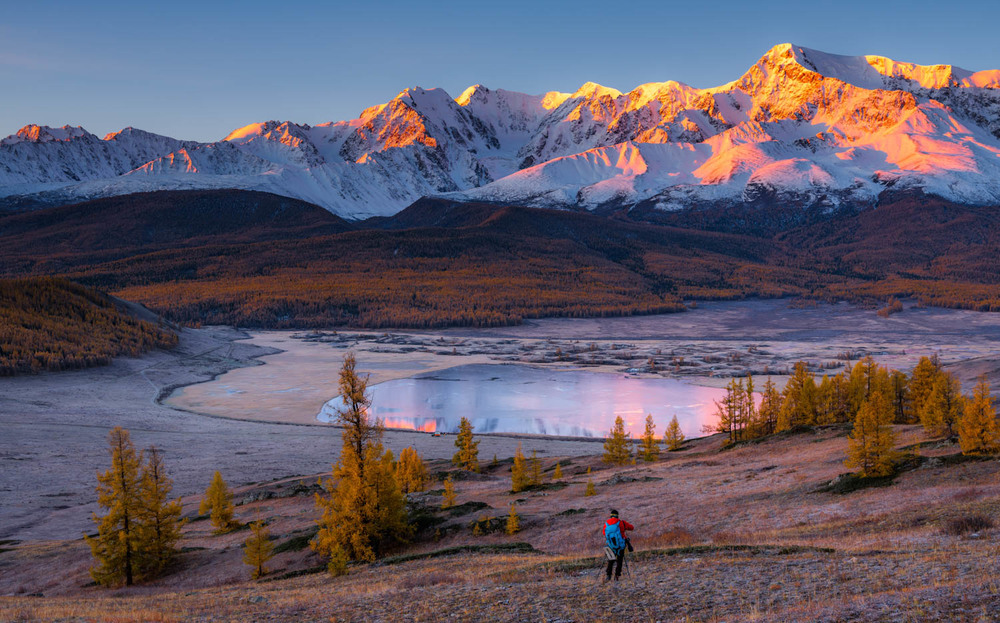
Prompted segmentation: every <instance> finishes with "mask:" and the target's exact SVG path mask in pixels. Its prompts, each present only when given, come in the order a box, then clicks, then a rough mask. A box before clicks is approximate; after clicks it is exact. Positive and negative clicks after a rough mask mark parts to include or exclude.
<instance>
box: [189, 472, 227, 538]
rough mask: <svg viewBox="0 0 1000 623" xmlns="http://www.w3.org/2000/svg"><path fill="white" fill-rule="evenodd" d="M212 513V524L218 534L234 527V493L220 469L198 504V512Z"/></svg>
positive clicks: (201, 513) (200, 513)
mask: <svg viewBox="0 0 1000 623" xmlns="http://www.w3.org/2000/svg"><path fill="white" fill-rule="evenodd" d="M205 513H210V514H211V515H210V516H211V519H212V525H213V526H214V527H215V533H216V534H222V533H223V532H229V531H230V530H232V529H233V527H234V522H233V494H232V493H231V492H230V491H229V486H228V485H226V481H225V480H223V479H222V474H221V473H219V472H218V471H216V472H215V475H213V476H212V482H211V484H209V485H208V489H206V490H205V497H203V498H202V499H201V504H200V505H199V506H198V514H199V515H204V514H205Z"/></svg>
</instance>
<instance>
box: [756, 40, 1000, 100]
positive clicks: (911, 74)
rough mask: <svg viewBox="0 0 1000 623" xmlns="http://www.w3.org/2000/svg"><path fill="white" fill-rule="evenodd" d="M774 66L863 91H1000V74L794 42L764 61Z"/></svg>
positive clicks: (772, 49) (774, 52) (783, 44)
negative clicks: (791, 67)
mask: <svg viewBox="0 0 1000 623" xmlns="http://www.w3.org/2000/svg"><path fill="white" fill-rule="evenodd" d="M761 62H762V63H764V64H766V65H770V66H772V67H781V66H787V65H789V64H792V63H794V64H796V65H798V66H800V67H803V68H805V69H807V70H809V71H812V72H815V73H817V74H819V75H820V76H823V77H824V78H833V79H836V80H839V81H841V82H845V83H847V84H850V85H853V86H856V87H860V88H862V89H886V88H890V89H905V90H910V89H916V88H922V89H945V88H949V87H965V88H970V87H973V88H998V86H1000V71H998V70H988V71H981V72H972V71H969V70H967V69H962V68H961V67H956V66H954V65H919V64H917V63H909V62H901V61H896V60H893V59H891V58H887V57H885V56H878V55H866V56H849V55H843V54H831V53H829V52H822V51H820V50H814V49H811V48H807V47H804V46H800V45H795V44H792V43H782V44H780V45H776V46H774V47H773V48H771V49H770V50H768V52H767V53H766V54H765V55H764V56H763V57H762V58H761Z"/></svg>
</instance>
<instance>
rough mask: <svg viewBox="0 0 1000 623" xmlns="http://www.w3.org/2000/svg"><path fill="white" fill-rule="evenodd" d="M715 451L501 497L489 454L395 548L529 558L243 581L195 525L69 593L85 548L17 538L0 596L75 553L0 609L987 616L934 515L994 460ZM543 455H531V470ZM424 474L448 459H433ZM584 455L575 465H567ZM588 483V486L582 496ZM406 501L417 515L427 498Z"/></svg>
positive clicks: (278, 512) (42, 617) (461, 557)
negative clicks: (508, 524)
mask: <svg viewBox="0 0 1000 623" xmlns="http://www.w3.org/2000/svg"><path fill="white" fill-rule="evenodd" d="M898 432H899V434H900V438H901V439H903V440H905V441H906V442H910V441H912V440H913V439H919V437H920V433H919V431H918V429H916V427H901V428H900V429H899V431H898ZM720 445H721V444H720V441H719V440H718V439H714V438H708V439H702V440H696V441H694V442H692V443H691V444H690V446H689V447H688V449H686V450H684V451H682V452H675V453H666V454H664V455H663V456H662V458H661V460H660V461H658V462H656V463H653V464H641V465H637V466H626V467H623V468H609V467H607V466H604V465H602V464H601V463H600V461H599V457H570V458H568V459H567V458H566V457H563V458H562V461H563V466H564V475H565V478H564V481H565V482H566V483H567V486H566V487H564V488H561V489H560V488H547V489H542V490H537V491H528V492H520V493H517V494H511V493H510V492H509V484H510V483H509V474H508V473H507V472H506V470H505V469H504V468H503V467H501V468H498V469H493V470H491V469H487V470H486V473H485V474H483V475H478V476H475V477H470V478H468V479H464V480H462V479H457V480H456V481H455V486H456V490H457V493H458V504H463V503H465V502H473V501H475V502H483V503H486V504H488V505H489V506H490V508H489V509H483V510H479V511H474V512H470V513H468V514H465V515H461V516H450V515H448V514H446V513H442V514H441V516H442V517H443V518H444V519H445V523H443V524H441V526H440V527H444V528H447V529H445V530H444V531H443V535H440V538H438V539H434V538H433V536H432V535H430V534H427V535H425V537H424V540H423V541H421V542H418V543H415V544H413V545H411V546H410V547H409V548H407V550H406V553H418V552H423V553H429V552H433V551H434V550H438V549H442V548H447V547H451V546H456V545H498V544H509V543H512V542H514V541H527V542H529V543H531V544H532V545H533V546H534V548H535V549H536V550H539V551H538V552H535V553H530V552H529V553H474V552H465V553H460V554H454V555H448V556H440V557H429V558H422V559H415V560H411V561H409V562H403V563H400V564H391V565H381V564H376V565H359V566H352V567H351V569H350V573H349V574H348V575H347V576H345V577H341V578H331V577H329V576H327V575H326V574H325V573H314V574H308V575H303V576H299V577H293V578H289V579H279V580H276V581H268V582H256V583H254V582H248V581H246V579H245V578H246V577H247V576H246V572H245V569H243V568H242V566H241V565H240V563H239V548H238V542H239V541H240V539H241V538H243V536H245V535H244V534H242V533H236V534H231V535H223V536H213V535H211V533H210V527H209V526H207V522H204V521H198V522H193V523H192V524H190V525H189V526H188V527H187V534H186V537H185V542H184V545H185V546H188V547H200V548H205V549H200V550H196V551H192V552H189V553H186V554H185V555H184V559H185V564H184V565H183V566H182V568H181V569H179V570H178V571H177V573H175V574H174V575H173V576H169V577H167V578H164V579H163V580H161V581H158V582H156V583H153V584H151V585H148V586H145V587H138V588H135V589H130V590H115V591H106V590H100V589H95V588H80V586H81V585H82V584H84V583H85V580H86V579H85V565H82V563H83V562H84V561H85V560H86V559H85V557H84V558H80V557H79V556H80V553H79V551H78V550H79V547H80V545H79V544H78V543H73V544H67V543H50V544H21V545H19V546H18V548H17V549H16V550H15V551H14V552H7V553H4V554H0V591H4V592H16V590H20V591H21V592H22V593H30V592H36V587H37V586H40V585H41V584H38V585H36V584H33V583H32V582H44V581H45V578H46V577H47V576H48V575H50V574H51V573H53V572H54V566H53V565H54V563H55V562H57V561H59V560H63V559H73V560H76V561H77V562H76V563H75V566H72V565H71V566H70V567H71V568H72V569H73V570H72V572H71V574H70V575H72V577H71V578H69V580H68V581H67V582H64V583H63V584H61V585H56V586H50V587H49V588H48V589H46V595H53V596H51V597H49V596H46V597H45V598H38V597H27V596H20V597H5V598H0V621H8V620H11V621H16V620H32V621H34V620H39V621H59V620H88V621H89V620H93V621H175V620H176V621H189V620H193V621H230V620H277V621H283V620H310V621H312V620H319V621H328V620H329V621H440V620H442V619H448V620H455V621H484V620H490V621H525V620H532V621H534V620H564V621H591V620H616V621H685V620H696V621H803V620H822V621H827V620H828V621H846V620H851V621H854V620H858V621H935V620H937V621H980V620H991V619H990V618H989V616H992V614H990V613H995V612H998V611H1000V586H998V579H997V578H1000V562H998V561H1000V558H998V555H1000V548H998V547H997V546H996V545H995V540H996V537H997V536H998V534H1000V530H998V529H997V528H996V527H993V528H985V529H984V530H983V531H982V532H981V533H978V534H977V536H976V537H973V536H972V535H973V534H974V533H971V532H963V533H962V534H958V535H955V534H950V533H949V532H948V531H947V530H946V529H945V527H946V526H947V525H948V522H949V521H953V520H961V519H962V518H966V517H970V516H974V515H984V516H991V517H996V516H997V513H1000V477H998V470H997V462H996V461H995V460H992V461H976V462H963V463H958V464H953V465H943V464H940V465H938V464H926V465H925V466H924V467H921V468H918V469H915V470H912V471H908V472H905V473H903V474H901V475H900V476H899V477H898V478H897V479H896V481H895V483H894V484H892V485H891V486H889V487H885V488H870V489H862V490H858V491H854V492H852V493H849V494H844V495H840V494H833V493H823V492H819V491H818V489H819V488H820V486H822V485H823V484H825V483H827V482H829V481H830V480H831V479H833V478H834V477H835V476H837V475H838V474H839V473H842V472H843V471H845V470H844V468H843V467H842V460H843V453H844V448H845V446H846V440H845V431H844V429H843V428H827V429H818V430H816V431H813V432H810V433H803V434H800V435H794V436H791V437H788V438H784V439H776V440H771V441H767V442H765V443H761V444H755V445H750V446H744V447H740V448H735V449H731V450H721V449H720ZM530 449H531V448H530V447H529V448H528V450H529V451H530ZM555 460H556V457H547V458H545V460H544V464H543V468H546V469H547V468H549V467H551V466H552V465H553V464H554V462H555ZM432 467H433V469H434V470H436V471H437V472H439V473H440V472H442V471H446V470H450V469H451V468H450V467H449V466H448V464H447V462H439V463H436V464H434V465H433V466H432ZM587 467H591V468H592V470H593V473H592V474H591V476H588V475H587V474H585V473H582V472H585V471H586V468H587ZM589 477H592V478H593V480H594V482H595V483H597V495H596V496H593V497H584V495H583V489H584V485H585V483H586V481H587V479H588V478H589ZM311 479H312V480H314V478H313V477H310V478H306V479H303V482H312V480H311ZM292 482H293V481H286V482H284V483H283V484H281V485H273V484H272V485H264V486H261V487H257V488H251V489H248V490H245V491H241V494H243V495H246V494H249V493H253V492H254V491H255V490H256V489H267V487H272V488H275V487H278V488H280V487H284V486H291V484H292ZM611 483H615V484H611ZM431 489H432V490H433V489H435V487H434V486H433V485H432V487H431ZM238 497H239V496H238ZM415 500H416V501H418V502H420V503H422V504H424V505H426V506H427V507H428V508H431V509H434V508H437V507H438V506H439V505H440V494H439V493H433V492H427V493H421V494H417V495H416V496H415ZM514 500H516V501H517V502H516V503H517V508H518V512H519V514H521V516H522V519H523V523H522V532H521V533H519V534H517V535H515V536H513V537H508V536H506V535H500V534H493V535H487V536H481V537H480V536H475V535H473V534H472V532H471V528H470V524H471V522H472V521H473V520H474V519H478V518H480V517H481V516H485V515H493V516H495V517H497V516H500V515H503V514H504V513H505V512H506V511H505V509H506V508H507V507H508V506H509V504H510V502H511V501H514ZM192 503H193V501H192ZM612 506H614V507H616V508H618V509H619V510H620V511H621V513H622V516H623V518H625V519H626V520H627V521H629V522H631V523H633V524H635V525H636V526H637V530H636V532H635V535H634V537H633V542H634V544H635V545H636V549H637V551H636V553H635V554H634V555H633V556H632V557H631V558H630V565H629V572H630V573H628V574H626V576H625V577H624V578H623V581H622V582H620V583H618V584H614V583H611V584H609V585H605V584H602V583H601V582H600V579H601V577H602V574H603V571H602V568H603V564H604V563H603V560H602V559H601V558H600V557H599V556H600V550H601V548H602V547H603V543H602V541H601V537H600V533H599V531H600V526H601V524H602V523H603V520H604V519H605V517H606V513H607V510H608V509H609V508H610V507H612ZM256 513H261V514H262V515H264V516H267V517H271V518H273V521H272V533H274V534H276V535H280V536H279V537H278V542H279V543H281V542H283V541H285V540H287V539H289V538H291V537H292V536H294V535H296V534H301V533H302V531H303V530H307V529H308V528H309V527H310V525H311V522H312V521H313V519H314V515H315V511H314V509H313V508H312V501H311V500H310V499H309V498H308V497H306V496H298V497H295V496H293V497H280V496H279V497H274V498H271V499H267V500H263V501H259V502H252V503H249V504H244V505H242V506H238V507H237V518H238V519H241V520H245V519H246V518H249V517H252V516H253V515H254V514H256ZM74 552H76V553H74ZM74 556H75V557H76V558H73V557H74ZM275 562H276V564H275V565H274V566H275V568H276V570H277V572H276V573H275V574H274V575H277V574H279V573H283V572H286V571H294V570H298V569H306V568H308V567H311V566H314V565H316V564H318V563H319V562H321V561H319V560H318V559H316V558H315V556H314V555H312V554H311V553H310V552H309V551H308V550H303V551H297V552H286V553H284V554H281V555H280V557H278V558H276V559H275ZM81 565H82V568H81ZM13 566H16V568H17V570H18V572H19V577H20V585H17V586H15V583H14V582H11V581H10V578H11V575H10V572H11V570H12V567H13ZM60 593H62V595H61V596H60ZM984 612H985V613H987V615H986V618H984V615H983V613H984Z"/></svg>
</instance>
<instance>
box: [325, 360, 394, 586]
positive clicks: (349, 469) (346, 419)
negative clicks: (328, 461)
mask: <svg viewBox="0 0 1000 623" xmlns="http://www.w3.org/2000/svg"><path fill="white" fill-rule="evenodd" d="M367 386H368V377H361V376H360V375H358V374H357V371H356V361H355V358H354V355H353V353H349V354H348V355H347V356H346V357H344V365H343V367H342V368H341V371H340V394H341V401H342V402H343V404H344V406H343V407H342V408H340V409H338V410H337V422H338V423H339V424H340V425H341V426H342V427H343V432H342V433H341V440H342V443H343V446H342V448H341V452H340V461H339V462H338V463H336V464H334V465H333V469H332V475H331V477H330V478H328V479H326V480H325V481H323V490H324V493H322V494H316V506H317V507H318V508H319V509H320V510H321V511H322V515H321V517H320V519H319V520H318V521H317V524H318V525H319V531H318V532H317V533H316V538H315V539H313V541H312V542H311V543H310V546H311V547H312V548H313V550H315V551H316V552H317V553H319V554H320V555H321V556H326V557H327V558H328V561H329V563H328V570H329V571H330V573H331V574H333V575H338V574H340V573H342V572H345V571H346V562H344V559H345V558H346V559H347V560H359V561H373V560H375V558H377V557H378V556H381V555H382V554H383V553H385V551H387V550H388V549H390V548H392V547H394V546H396V545H398V544H401V543H405V542H407V541H408V540H409V538H410V537H411V536H412V534H413V529H412V526H410V525H409V523H408V521H407V514H406V498H405V497H404V495H403V493H402V491H401V490H400V486H399V482H398V481H397V478H396V468H395V466H394V457H393V455H392V452H390V451H386V450H384V449H383V447H382V435H383V431H384V428H383V426H382V422H381V421H380V420H378V419H377V418H376V419H374V420H373V419H372V418H371V415H370V413H369V409H370V407H371V398H370V397H369V396H368V393H367Z"/></svg>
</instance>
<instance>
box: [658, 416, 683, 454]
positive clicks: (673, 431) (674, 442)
mask: <svg viewBox="0 0 1000 623" xmlns="http://www.w3.org/2000/svg"><path fill="white" fill-rule="evenodd" d="M663 443H665V444H667V450H678V449H680V447H681V446H682V445H683V444H684V433H683V432H681V424H680V422H678V421H677V416H676V415H674V416H673V417H672V418H670V423H669V424H667V431H666V432H665V433H663Z"/></svg>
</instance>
